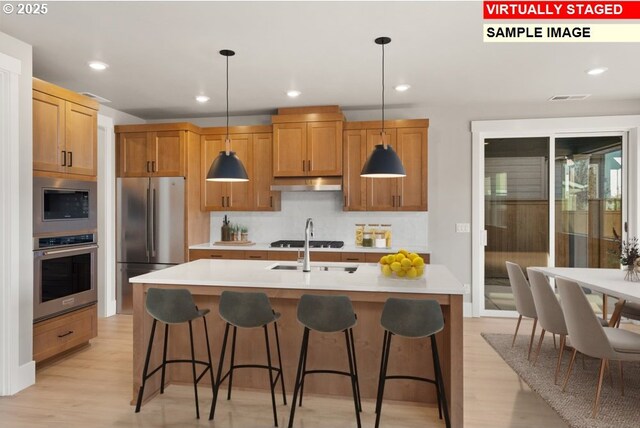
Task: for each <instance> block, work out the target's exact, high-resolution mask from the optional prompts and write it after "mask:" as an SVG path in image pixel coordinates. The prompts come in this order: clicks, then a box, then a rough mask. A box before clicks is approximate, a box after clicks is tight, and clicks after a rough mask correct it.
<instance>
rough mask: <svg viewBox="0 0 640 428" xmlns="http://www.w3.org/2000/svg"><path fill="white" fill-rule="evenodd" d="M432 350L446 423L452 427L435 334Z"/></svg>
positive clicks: (449, 427) (448, 427)
mask: <svg viewBox="0 0 640 428" xmlns="http://www.w3.org/2000/svg"><path fill="white" fill-rule="evenodd" d="M431 352H432V353H433V365H434V369H435V371H437V373H438V374H437V376H436V384H437V385H436V386H437V387H438V389H439V390H440V396H441V399H442V408H443V410H444V423H445V425H446V427H447V428H451V421H450V420H449V407H448V405H447V394H446V391H445V389H444V381H443V380H442V370H441V368H440V357H439V356H438V345H437V343H436V337H435V335H432V336H431Z"/></svg>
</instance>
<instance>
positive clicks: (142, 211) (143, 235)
mask: <svg viewBox="0 0 640 428" xmlns="http://www.w3.org/2000/svg"><path fill="white" fill-rule="evenodd" d="M184 181H185V180H184V178H183V177H153V178H146V177H141V178H118V180H117V190H116V192H117V195H116V204H117V207H116V212H117V218H116V234H117V235H116V236H117V241H118V242H117V244H116V262H117V269H118V272H117V277H116V278H117V279H116V302H117V312H118V313H122V314H130V313H132V297H133V295H132V286H131V284H130V283H129V278H131V277H134V276H138V275H142V274H145V273H148V272H152V271H155V270H160V269H165V268H167V267H170V266H172V265H176V264H179V263H184V261H185V255H184V242H185V236H184V230H185V224H184V210H185V205H184V204H185V202H184V201H185V199H184Z"/></svg>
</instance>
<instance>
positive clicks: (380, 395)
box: [375, 332, 392, 428]
mask: <svg viewBox="0 0 640 428" xmlns="http://www.w3.org/2000/svg"><path fill="white" fill-rule="evenodd" d="M391 336H392V334H391V333H390V332H387V341H386V343H385V346H384V350H383V351H382V354H383V356H384V357H383V364H382V376H381V377H380V385H379V388H378V400H377V402H376V424H375V427H376V428H378V426H379V425H380V414H381V413H382V399H383V397H384V384H385V382H386V377H387V366H388V363H389V349H390V348H391Z"/></svg>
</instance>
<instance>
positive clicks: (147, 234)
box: [144, 187, 151, 258]
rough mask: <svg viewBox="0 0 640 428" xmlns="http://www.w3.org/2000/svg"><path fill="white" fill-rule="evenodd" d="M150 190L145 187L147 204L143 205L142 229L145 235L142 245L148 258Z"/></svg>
mask: <svg viewBox="0 0 640 428" xmlns="http://www.w3.org/2000/svg"><path fill="white" fill-rule="evenodd" d="M150 192H151V190H150V189H149V188H148V187H147V204H146V207H145V219H144V225H145V231H144V235H145V239H144V247H145V251H146V253H147V258H149V247H150V245H149V238H150V233H149V205H150V204H149V202H150V200H149V199H150Z"/></svg>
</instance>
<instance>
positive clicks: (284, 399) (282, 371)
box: [273, 321, 287, 406]
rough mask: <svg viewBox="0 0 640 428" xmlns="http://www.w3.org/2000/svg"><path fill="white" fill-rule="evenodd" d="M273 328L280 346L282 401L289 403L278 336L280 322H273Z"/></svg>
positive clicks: (279, 362) (277, 344) (279, 363)
mask: <svg viewBox="0 0 640 428" xmlns="http://www.w3.org/2000/svg"><path fill="white" fill-rule="evenodd" d="M273 329H274V330H275V331H276V347H277V348H278V366H279V367H280V385H281V386H282V402H283V404H284V405H285V406H286V405H287V393H286V392H285V390H284V367H283V366H282V357H281V356H280V338H279V337H278V322H277V321H275V322H274V323H273Z"/></svg>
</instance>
